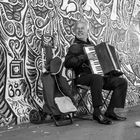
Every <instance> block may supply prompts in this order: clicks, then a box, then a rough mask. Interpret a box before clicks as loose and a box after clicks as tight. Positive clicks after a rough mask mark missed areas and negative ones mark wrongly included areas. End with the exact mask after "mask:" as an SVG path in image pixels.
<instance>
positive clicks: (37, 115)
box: [29, 109, 47, 124]
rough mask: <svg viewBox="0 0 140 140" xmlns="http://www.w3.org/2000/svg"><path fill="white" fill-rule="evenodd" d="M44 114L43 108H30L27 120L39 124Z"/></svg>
mask: <svg viewBox="0 0 140 140" xmlns="http://www.w3.org/2000/svg"><path fill="white" fill-rule="evenodd" d="M46 116H47V114H46V113H44V112H43V110H37V109H32V110H31V111H30V113H29V120H30V122H31V123H34V124H39V123H42V122H43V121H44V120H45V118H46Z"/></svg>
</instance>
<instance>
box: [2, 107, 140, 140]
mask: <svg viewBox="0 0 140 140" xmlns="http://www.w3.org/2000/svg"><path fill="white" fill-rule="evenodd" d="M135 121H140V106H135V107H132V108H129V110H128V112H127V120H126V121H124V122H114V123H113V124H112V125H102V124H99V123H97V122H96V121H90V120H74V123H73V124H72V125H68V126H61V127H56V126H55V125H54V124H53V123H46V124H39V125H34V124H30V123H29V124H23V125H16V126H12V127H9V128H0V140H140V128H139V127H136V126H135V124H134V123H135Z"/></svg>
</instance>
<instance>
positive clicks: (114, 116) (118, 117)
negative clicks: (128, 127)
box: [104, 112, 126, 121]
mask: <svg viewBox="0 0 140 140" xmlns="http://www.w3.org/2000/svg"><path fill="white" fill-rule="evenodd" d="M104 115H105V117H107V118H109V119H112V120H115V121H125V120H126V117H122V116H118V115H117V114H115V113H114V112H113V113H107V112H106V113H105V114H104Z"/></svg>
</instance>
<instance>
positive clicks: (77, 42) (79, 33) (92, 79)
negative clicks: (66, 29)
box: [64, 20, 127, 124]
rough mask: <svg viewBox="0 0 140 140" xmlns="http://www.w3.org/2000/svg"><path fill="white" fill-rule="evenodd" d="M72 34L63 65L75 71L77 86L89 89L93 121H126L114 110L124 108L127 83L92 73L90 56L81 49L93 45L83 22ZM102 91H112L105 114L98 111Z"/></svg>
mask: <svg viewBox="0 0 140 140" xmlns="http://www.w3.org/2000/svg"><path fill="white" fill-rule="evenodd" d="M74 32H75V39H74V42H73V44H72V45H71V46H70V48H69V50H68V53H67V55H66V57H65V62H64V65H65V67H66V68H72V69H73V70H74V71H75V75H76V83H77V84H80V85H86V86H89V87H90V89H91V96H92V104H93V108H94V113H93V119H94V120H96V121H97V122H99V123H101V124H112V120H118V121H123V120H126V118H125V117H122V116H118V115H117V114H116V113H115V111H114V109H115V108H124V106H125V98H126V93H127V81H126V80H125V79H124V78H122V77H119V76H109V75H108V76H101V75H99V74H94V73H92V72H91V68H90V64H89V59H90V56H89V58H88V57H87V55H86V54H85V52H84V49H83V48H84V46H85V45H91V44H93V43H91V42H90V41H89V39H88V24H87V22H86V21H85V20H80V21H77V22H76V24H75V28H74ZM94 46H95V45H94ZM91 59H92V58H91ZM102 89H105V90H112V91H113V93H112V96H111V100H110V103H109V105H108V108H107V110H106V112H105V114H103V113H102V112H101V110H100V107H101V106H102V105H103V103H102V98H103V97H102Z"/></svg>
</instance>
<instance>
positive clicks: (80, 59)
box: [64, 37, 91, 76]
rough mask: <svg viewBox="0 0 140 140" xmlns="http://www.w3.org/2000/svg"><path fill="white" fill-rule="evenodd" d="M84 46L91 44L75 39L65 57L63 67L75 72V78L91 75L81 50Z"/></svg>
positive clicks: (85, 56)
mask: <svg viewBox="0 0 140 140" xmlns="http://www.w3.org/2000/svg"><path fill="white" fill-rule="evenodd" d="M86 45H91V42H90V41H89V40H87V42H84V41H82V40H80V39H78V38H76V37H75V40H74V42H73V44H72V45H71V46H70V48H69V50H68V53H67V55H66V57H65V62H64V65H65V67H66V68H68V69H70V68H72V69H73V70H74V71H75V74H76V76H78V75H81V74H85V73H86V74H89V73H91V69H90V66H89V60H88V57H87V55H86V54H85V53H84V49H83V48H84V47H85V46H86Z"/></svg>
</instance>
